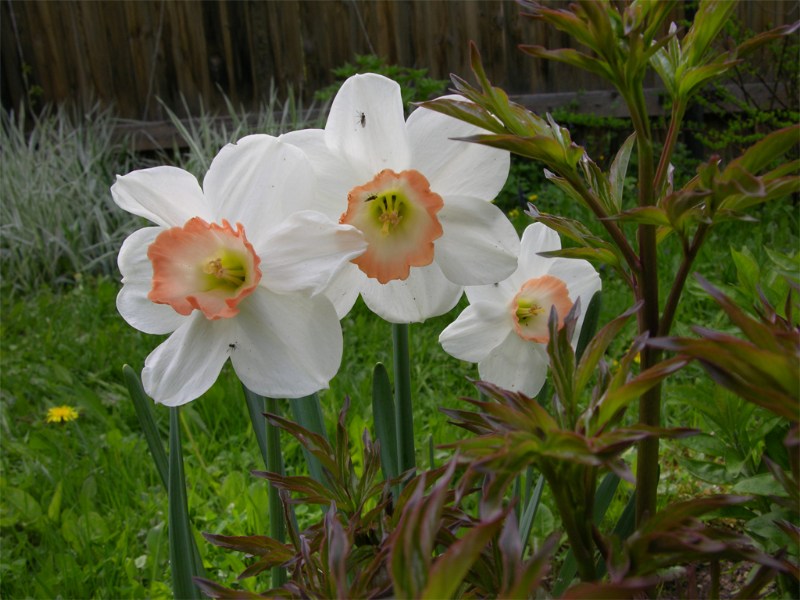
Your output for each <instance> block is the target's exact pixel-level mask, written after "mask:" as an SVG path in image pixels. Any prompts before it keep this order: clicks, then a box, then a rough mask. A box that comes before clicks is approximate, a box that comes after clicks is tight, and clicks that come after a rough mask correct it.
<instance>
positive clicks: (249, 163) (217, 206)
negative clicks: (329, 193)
mask: <svg viewBox="0 0 800 600" xmlns="http://www.w3.org/2000/svg"><path fill="white" fill-rule="evenodd" d="M313 189H314V176H313V173H312V171H311V166H310V165H309V163H308V159H307V158H306V156H305V154H304V153H303V152H302V151H300V150H299V149H298V148H296V147H295V146H292V145H291V144H286V143H284V142H281V141H279V140H278V139H277V138H274V137H272V136H269V135H250V136H247V137H244V138H242V139H241V140H239V141H238V142H237V143H236V144H228V145H227V146H225V147H224V148H223V149H222V150H221V151H220V152H219V154H217V156H216V157H215V158H214V160H213V162H212V163H211V167H210V168H209V170H208V174H207V175H206V177H205V179H204V180H203V190H204V191H205V193H206V197H207V198H208V199H209V203H211V205H212V206H213V207H214V211H215V216H216V220H218V221H219V220H222V219H227V220H228V221H230V222H231V225H234V224H235V223H236V222H239V223H241V224H242V225H244V229H245V234H246V235H247V239H248V240H249V241H250V243H251V244H253V248H254V249H255V250H256V253H257V254H259V256H260V255H261V251H262V250H264V243H263V240H264V234H265V233H266V232H268V231H270V230H271V229H273V228H275V227H276V226H277V225H279V224H280V223H281V221H283V220H284V219H285V218H286V217H287V216H288V215H289V214H290V213H292V212H294V211H295V210H296V208H297V206H296V205H297V204H299V205H300V206H301V207H302V208H305V204H307V203H308V202H310V199H311V197H312V193H313Z"/></svg>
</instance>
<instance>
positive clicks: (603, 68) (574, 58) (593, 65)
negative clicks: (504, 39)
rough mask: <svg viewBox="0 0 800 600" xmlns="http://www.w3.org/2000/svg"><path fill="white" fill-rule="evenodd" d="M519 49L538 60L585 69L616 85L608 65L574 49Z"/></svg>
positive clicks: (533, 47)
mask: <svg viewBox="0 0 800 600" xmlns="http://www.w3.org/2000/svg"><path fill="white" fill-rule="evenodd" d="M519 49H520V50H522V51H523V52H525V53H526V54H530V55H531V56H535V57H536V58H545V59H548V60H555V61H557V62H561V63H564V64H567V65H571V66H573V67H577V68H578V69H583V70H584V71H589V72H590V73H594V74H596V75H599V76H600V77H602V78H603V79H605V80H607V81H610V82H611V83H615V81H614V75H613V73H612V71H611V69H609V67H608V63H606V62H604V61H602V60H598V59H596V58H593V57H591V56H589V55H588V54H584V53H583V52H578V51H577V50H575V49H573V48H558V49H556V50H548V49H547V48H545V47H544V46H527V45H521V46H519Z"/></svg>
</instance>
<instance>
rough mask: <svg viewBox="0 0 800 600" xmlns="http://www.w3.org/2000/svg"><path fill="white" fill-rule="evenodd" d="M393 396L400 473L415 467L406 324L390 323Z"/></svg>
mask: <svg viewBox="0 0 800 600" xmlns="http://www.w3.org/2000/svg"><path fill="white" fill-rule="evenodd" d="M392 350H393V361H394V363H393V364H394V396H395V410H396V414H397V419H396V427H397V457H398V466H399V468H400V472H401V473H403V472H404V471H408V470H409V469H413V468H414V467H415V466H416V452H415V449H414V411H413V410H412V407H411V363H410V360H409V350H408V323H392Z"/></svg>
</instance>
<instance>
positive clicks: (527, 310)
mask: <svg viewBox="0 0 800 600" xmlns="http://www.w3.org/2000/svg"><path fill="white" fill-rule="evenodd" d="M543 312H544V308H542V307H541V306H539V305H538V304H536V303H533V302H530V301H529V300H525V299H520V301H519V304H518V305H517V320H518V321H519V323H520V325H527V324H528V321H530V320H531V319H533V318H534V317H536V316H538V315H540V314H542V313H543Z"/></svg>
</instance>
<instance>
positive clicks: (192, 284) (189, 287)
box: [111, 135, 365, 406]
mask: <svg viewBox="0 0 800 600" xmlns="http://www.w3.org/2000/svg"><path fill="white" fill-rule="evenodd" d="M309 173H310V167H309V165H308V163H307V160H306V158H305V156H304V155H303V153H302V152H300V151H299V150H297V149H296V148H294V147H292V146H290V145H288V144H284V143H282V142H280V141H279V140H277V139H276V138H273V137H271V136H266V135H254V136H249V137H246V138H243V139H242V140H240V141H239V142H238V143H237V144H229V145H228V146H226V147H225V148H223V149H222V151H221V152H220V153H219V154H218V155H217V156H216V157H215V158H214V160H213V162H212V163H211V166H210V168H209V171H208V173H207V175H206V177H205V179H204V181H203V188H202V189H201V188H200V186H199V184H198V182H197V180H196V179H195V178H194V176H192V175H191V174H189V173H187V172H185V171H183V170H181V169H177V168H173V167H156V168H152V169H145V170H141V171H134V172H132V173H130V174H128V175H125V176H122V177H118V179H117V182H116V183H115V184H114V186H113V187H112V189H111V192H112V195H113V197H114V200H115V202H116V203H117V204H118V205H119V206H120V207H122V208H124V209H125V210H127V211H129V212H132V213H134V214H136V215H139V216H142V217H145V218H147V219H149V220H151V221H153V222H154V223H156V225H157V226H156V227H146V228H144V229H140V230H139V231H136V232H134V233H133V234H132V235H131V236H130V237H128V238H127V239H126V240H125V242H124V243H123V245H122V249H121V250H120V253H119V258H118V263H119V268H120V271H121V273H122V276H123V277H122V283H123V287H122V290H121V291H120V293H119V295H118V297H117V308H118V310H119V312H120V314H121V315H122V316H123V318H125V320H126V321H127V322H128V323H129V324H130V325H132V326H133V327H135V328H137V329H139V330H140V331H144V332H145V333H153V334H164V333H171V335H170V337H169V338H168V339H167V340H166V341H165V342H164V343H162V344H161V345H160V346H158V347H157V348H156V349H155V350H154V351H153V352H152V353H151V354H150V355H149V356H148V357H147V359H146V360H145V366H144V370H143V371H142V383H143V385H144V388H145V391H146V392H147V393H148V394H149V395H150V396H151V397H152V398H153V399H154V400H156V401H157V402H160V403H163V404H166V405H168V406H177V405H180V404H184V403H186V402H189V401H191V400H193V399H195V398H197V397H198V396H200V395H202V394H203V393H205V391H206V390H208V388H209V387H211V385H212V384H213V383H214V381H216V379H217V376H218V375H219V373H220V371H221V369H222V367H223V365H224V364H225V362H226V361H227V360H228V359H229V358H230V360H231V362H232V363H233V368H234V370H235V371H236V374H237V376H238V377H239V379H240V380H241V381H242V383H244V384H245V385H246V386H247V387H248V388H249V389H250V390H252V391H253V392H255V393H257V394H260V395H263V396H270V397H278V398H296V397H300V396H305V395H308V394H311V393H313V392H315V391H318V390H320V389H323V388H325V387H327V385H328V382H329V381H330V379H331V378H332V377H333V376H334V375H335V374H336V371H337V370H338V368H339V363H340V361H341V355H342V332H341V326H340V324H339V319H338V317H337V314H336V311H335V309H334V307H333V305H332V304H331V302H330V301H329V300H328V299H327V298H326V297H325V296H324V295H322V294H321V291H322V290H323V289H324V288H325V287H326V286H327V285H328V283H329V282H330V279H331V278H332V277H333V276H335V274H336V273H337V271H338V270H339V269H340V268H341V267H342V266H343V265H345V264H348V261H349V260H351V259H353V258H355V257H356V256H358V255H359V254H361V253H362V252H363V251H364V248H365V243H364V240H363V236H362V235H361V234H360V233H359V232H358V231H357V230H356V229H355V228H353V227H351V226H348V225H340V224H338V223H336V222H334V221H331V220H330V219H327V218H326V217H324V216H323V215H322V214H320V213H317V212H313V211H295V210H294V209H293V208H292V207H291V206H290V204H291V203H293V202H294V201H295V200H298V201H304V200H303V199H304V198H305V197H306V196H310V195H311V194H312V193H313V176H310V175H309Z"/></svg>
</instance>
